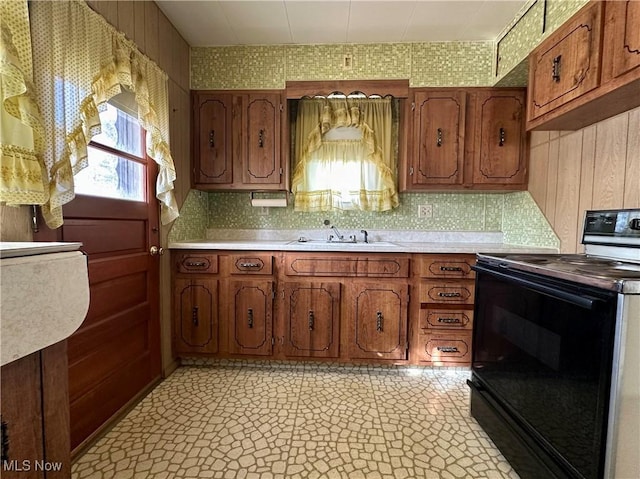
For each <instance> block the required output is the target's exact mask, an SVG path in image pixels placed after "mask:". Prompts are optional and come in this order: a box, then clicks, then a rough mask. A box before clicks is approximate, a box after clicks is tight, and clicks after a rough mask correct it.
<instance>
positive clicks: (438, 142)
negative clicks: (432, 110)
mask: <svg viewBox="0 0 640 479" xmlns="http://www.w3.org/2000/svg"><path fill="white" fill-rule="evenodd" d="M436 146H437V147H440V146H442V128H438V131H437V133H436Z"/></svg>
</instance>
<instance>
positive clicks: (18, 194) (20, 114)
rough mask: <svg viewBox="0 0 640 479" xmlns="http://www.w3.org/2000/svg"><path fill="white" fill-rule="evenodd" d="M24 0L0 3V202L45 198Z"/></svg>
mask: <svg viewBox="0 0 640 479" xmlns="http://www.w3.org/2000/svg"><path fill="white" fill-rule="evenodd" d="M32 75H33V69H32V60H31V37H30V34H29V12H28V9H27V0H2V1H0V201H2V202H5V203H6V204H8V205H24V204H27V205H28V204H32V205H33V204H37V205H41V204H43V203H45V202H46V201H47V200H48V199H49V190H48V187H47V173H46V170H45V167H44V161H43V158H42V151H43V139H44V130H43V126H42V118H41V116H40V111H39V110H38V106H37V104H36V102H35V96H34V89H33V80H32Z"/></svg>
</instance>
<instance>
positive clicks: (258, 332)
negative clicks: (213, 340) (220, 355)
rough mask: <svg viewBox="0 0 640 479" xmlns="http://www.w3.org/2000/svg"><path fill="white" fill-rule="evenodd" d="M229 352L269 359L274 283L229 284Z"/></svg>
mask: <svg viewBox="0 0 640 479" xmlns="http://www.w3.org/2000/svg"><path fill="white" fill-rule="evenodd" d="M229 288H230V290H229V293H230V294H229V298H230V300H231V308H230V312H231V314H230V317H229V319H230V321H231V325H230V328H229V335H230V337H229V352H231V353H235V354H253V355H260V356H268V355H270V354H271V351H272V345H273V333H272V326H273V281H231V282H230V283H229Z"/></svg>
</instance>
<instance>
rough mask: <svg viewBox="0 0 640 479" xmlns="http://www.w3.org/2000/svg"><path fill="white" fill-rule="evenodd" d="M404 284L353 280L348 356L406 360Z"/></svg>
mask: <svg viewBox="0 0 640 479" xmlns="http://www.w3.org/2000/svg"><path fill="white" fill-rule="evenodd" d="M408 297H409V295H408V286H407V285H406V284H384V283H354V284H352V285H351V291H350V295H349V306H348V307H349V308H350V310H351V315H352V318H351V338H350V344H349V347H350V356H351V357H352V358H357V359H366V358H371V359H406V357H407V320H408V317H407V310H408Z"/></svg>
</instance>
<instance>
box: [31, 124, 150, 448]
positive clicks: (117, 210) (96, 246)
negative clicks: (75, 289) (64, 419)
mask: <svg viewBox="0 0 640 479" xmlns="http://www.w3.org/2000/svg"><path fill="white" fill-rule="evenodd" d="M117 115H118V120H117V121H116V124H115V126H114V128H122V132H123V133H125V134H124V135H122V136H121V138H120V139H119V140H118V141H122V142H126V143H128V145H126V146H122V148H123V149H122V150H119V149H116V148H114V147H113V146H106V145H105V144H102V143H98V139H97V138H94V140H96V141H95V142H94V141H92V143H91V145H90V148H89V164H90V165H91V164H92V163H93V160H94V159H95V160H96V164H97V165H100V166H99V167H96V169H95V170H94V169H92V167H91V166H89V167H88V168H86V169H85V170H83V171H82V172H81V173H80V174H78V175H76V177H75V184H76V193H78V192H80V191H85V192H89V193H91V192H93V191H94V190H95V192H96V193H98V192H99V193H100V194H103V193H104V194H112V195H113V196H112V197H107V196H90V195H88V194H86V193H85V194H77V195H76V198H75V199H74V200H73V201H71V202H70V203H69V204H67V205H65V206H64V209H63V216H64V224H63V226H61V227H60V228H58V229H57V230H55V231H51V230H45V229H44V228H42V230H43V231H42V232H41V234H40V235H38V236H36V238H35V239H36V240H38V241H45V240H53V239H55V240H58V241H78V242H81V243H82V244H83V246H82V250H83V251H84V252H85V253H86V254H87V256H88V273H89V292H90V298H91V299H90V303H89V311H88V313H87V317H86V318H85V320H84V322H83V324H82V325H81V326H80V328H79V329H78V330H77V331H76V332H75V333H74V334H73V335H71V337H70V338H69V339H68V359H69V401H70V423H71V449H72V450H75V451H77V450H79V449H80V448H81V446H82V444H83V443H84V442H85V441H87V440H89V439H90V438H91V437H93V435H95V434H97V433H99V431H100V430H101V428H103V427H104V426H106V425H107V424H108V421H109V420H110V419H112V418H113V417H114V416H115V415H116V414H117V413H118V412H120V411H122V410H124V409H126V407H127V406H129V405H130V404H132V403H133V402H135V401H136V399H137V398H138V397H140V396H141V395H142V394H144V393H145V392H146V390H147V389H148V388H150V387H152V386H153V385H154V384H156V383H157V382H158V381H159V379H160V376H161V368H162V365H161V352H160V318H159V266H160V261H159V257H158V255H157V254H156V255H152V254H151V251H150V248H151V246H155V247H156V248H157V247H158V246H159V241H160V239H159V236H160V235H159V224H158V216H159V205H158V201H157V200H156V198H155V181H156V177H157V167H156V164H155V162H154V161H153V160H151V159H148V158H147V157H146V155H145V154H144V151H145V149H144V145H145V136H144V132H143V131H142V130H141V129H140V127H139V126H137V123H134V124H132V123H131V117H128V116H127V115H126V114H122V112H119V113H118V114H117ZM126 118H129V120H127V119H126ZM105 130H106V131H110V130H109V129H105ZM100 141H104V142H105V143H108V141H107V140H103V139H101V140H100ZM125 150H126V151H125ZM107 171H108V174H107ZM81 175H89V176H81ZM105 176H106V177H108V178H109V181H106V182H105V183H102V182H101V180H102V178H103V177H105ZM112 187H113V190H112ZM102 188H105V189H106V190H108V192H107V193H105V192H104V191H102ZM118 195H119V197H116V196H118ZM131 195H132V196H134V197H135V200H134V199H123V198H124V197H129V196H131ZM136 195H137V196H136Z"/></svg>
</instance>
